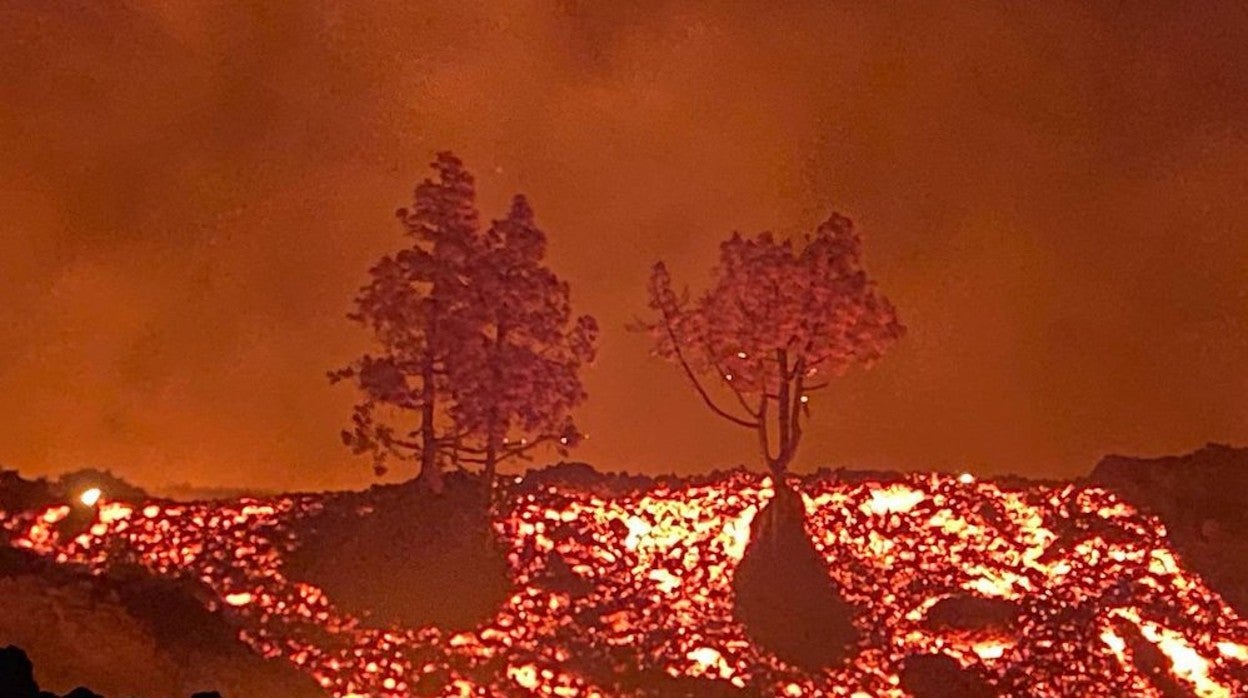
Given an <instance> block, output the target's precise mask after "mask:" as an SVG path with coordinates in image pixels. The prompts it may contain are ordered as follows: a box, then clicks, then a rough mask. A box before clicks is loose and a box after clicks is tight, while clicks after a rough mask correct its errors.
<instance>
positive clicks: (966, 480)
mask: <svg viewBox="0 0 1248 698" xmlns="http://www.w3.org/2000/svg"><path fill="white" fill-rule="evenodd" d="M958 482H960V483H962V484H963V485H969V484H971V483H972V482H975V476H974V475H972V474H970V473H962V474H961V475H959V476H958Z"/></svg>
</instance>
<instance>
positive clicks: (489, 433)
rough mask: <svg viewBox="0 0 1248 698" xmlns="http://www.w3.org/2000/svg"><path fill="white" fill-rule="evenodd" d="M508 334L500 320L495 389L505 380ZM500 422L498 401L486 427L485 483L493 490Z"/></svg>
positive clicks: (500, 435) (493, 372)
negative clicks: (503, 356)
mask: <svg viewBox="0 0 1248 698" xmlns="http://www.w3.org/2000/svg"><path fill="white" fill-rule="evenodd" d="M506 334H507V328H506V326H505V325H504V324H503V323H502V321H499V323H498V326H497V328H495V330H494V357H493V358H494V362H493V365H492V366H491V367H490V373H491V374H492V377H493V378H494V390H498V389H499V384H500V383H502V382H503V377H502V375H501V374H502V369H501V368H500V367H499V362H501V361H502V354H503V342H504V339H505V337H506ZM495 400H497V398H495ZM498 422H499V419H498V404H497V402H496V403H495V404H493V405H491V406H490V415H489V420H488V421H487V423H486V429H485V485H486V487H488V488H490V489H491V491H492V490H493V488H494V476H495V474H496V473H497V471H498V452H499V451H500V450H501V449H502V445H503V444H502V440H503V435H502V434H500V433H499V432H500V425H499V423H498Z"/></svg>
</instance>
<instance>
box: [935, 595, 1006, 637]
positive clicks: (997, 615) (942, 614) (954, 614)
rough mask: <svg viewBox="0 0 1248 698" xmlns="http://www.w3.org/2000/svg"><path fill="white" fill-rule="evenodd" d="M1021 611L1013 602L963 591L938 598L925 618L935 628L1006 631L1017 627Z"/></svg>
mask: <svg viewBox="0 0 1248 698" xmlns="http://www.w3.org/2000/svg"><path fill="white" fill-rule="evenodd" d="M1018 613H1019V608H1018V605H1017V604H1015V603H1014V602H1013V601H1009V600H1006V599H986V598H983V597H979V596H971V595H970V594H959V595H957V596H950V597H948V598H944V599H941V600H940V601H938V602H937V603H936V605H934V606H932V607H931V609H929V610H928V612H927V615H926V617H925V620H926V623H927V625H928V627H930V628H931V629H932V630H962V631H970V632H976V631H998V632H1006V631H1009V630H1011V629H1012V628H1013V626H1014V623H1015V621H1016V620H1017V619H1018Z"/></svg>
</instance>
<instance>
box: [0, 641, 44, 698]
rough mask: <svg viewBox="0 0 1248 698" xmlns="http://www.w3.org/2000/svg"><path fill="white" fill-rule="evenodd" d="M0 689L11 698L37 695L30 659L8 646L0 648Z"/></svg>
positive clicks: (25, 697) (17, 649) (36, 685)
mask: <svg viewBox="0 0 1248 698" xmlns="http://www.w3.org/2000/svg"><path fill="white" fill-rule="evenodd" d="M0 687H3V688H4V690H5V691H7V693H5V694H4V695H6V696H9V695H11V696H12V698H27V697H28V696H36V695H38V694H39V685H38V684H36V683H35V669H34V666H33V665H32V664H31V663H30V658H29V657H27V656H26V653H25V652H23V651H22V650H21V649H19V648H17V647H14V646H12V645H9V646H8V647H0Z"/></svg>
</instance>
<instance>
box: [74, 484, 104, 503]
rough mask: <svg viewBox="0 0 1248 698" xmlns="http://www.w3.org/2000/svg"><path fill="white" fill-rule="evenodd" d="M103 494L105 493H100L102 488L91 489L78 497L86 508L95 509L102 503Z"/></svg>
mask: <svg viewBox="0 0 1248 698" xmlns="http://www.w3.org/2000/svg"><path fill="white" fill-rule="evenodd" d="M101 494H103V492H100V488H98V487H92V488H91V489H89V490H85V491H83V493H82V494H80V495H78V501H80V502H82V503H83V504H84V505H86V506H89V507H93V506H95V504H96V502H98V501H100V495H101Z"/></svg>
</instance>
